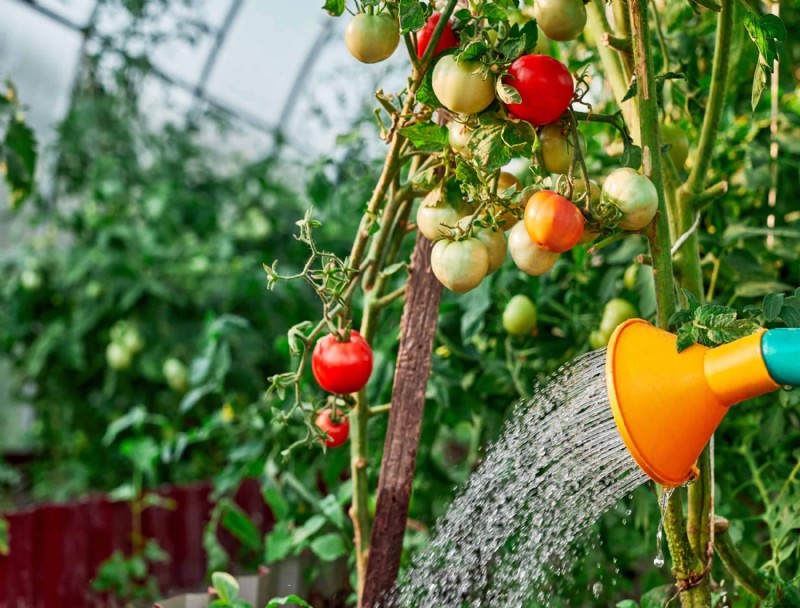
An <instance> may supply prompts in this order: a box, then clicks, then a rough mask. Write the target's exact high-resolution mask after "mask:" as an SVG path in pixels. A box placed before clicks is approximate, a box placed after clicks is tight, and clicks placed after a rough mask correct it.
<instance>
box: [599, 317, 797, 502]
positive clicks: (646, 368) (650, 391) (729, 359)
mask: <svg viewBox="0 0 800 608" xmlns="http://www.w3.org/2000/svg"><path fill="white" fill-rule="evenodd" d="M606 383H607V388H608V396H609V401H610V403H611V409H612V411H613V414H614V419H615V420H616V423H617V427H618V429H619V431H620V434H621V435H622V439H623V440H624V442H625V445H626V446H627V447H628V450H629V451H630V452H631V454H632V455H633V458H634V460H636V463H637V464H638V465H639V466H640V467H641V468H642V470H644V472H645V473H647V474H648V475H649V476H650V477H651V478H652V479H654V480H655V481H657V482H658V483H660V484H662V485H664V486H670V487H673V486H678V485H682V484H683V483H685V482H687V481H690V480H691V479H693V478H694V476H695V472H694V471H695V470H696V469H695V466H694V465H695V462H696V461H697V458H698V457H699V456H700V453H701V452H702V451H703V448H704V447H705V445H706V444H707V443H708V441H709V440H710V439H711V435H712V434H713V433H714V431H715V430H716V428H717V426H718V425H719V423H720V422H721V421H722V418H723V417H724V416H725V414H726V413H727V412H728V408H729V407H730V406H731V405H734V404H736V403H739V402H740V401H744V400H746V399H751V398H753V397H757V396H759V395H763V394H766V393H769V392H771V391H774V390H776V389H777V388H779V387H780V386H781V385H791V386H797V385H800V330H793V329H774V330H770V331H761V332H758V333H755V334H753V335H750V336H747V337H745V338H742V339H740V340H736V341H735V342H731V343H730V344H725V345H723V346H719V347H717V348H713V349H710V348H707V347H705V346H702V345H695V346H692V347H690V348H688V349H686V350H685V351H683V352H682V353H680V354H679V353H678V352H677V348H676V337H675V336H674V335H673V334H670V333H668V332H665V331H662V330H660V329H657V328H655V327H653V326H652V325H650V324H649V323H647V322H646V321H642V320H641V319H631V320H630V321H626V322H625V323H623V324H622V325H620V326H619V327H618V328H617V329H616V331H615V332H614V333H613V334H612V336H611V339H610V340H609V344H608V354H607V358H606Z"/></svg>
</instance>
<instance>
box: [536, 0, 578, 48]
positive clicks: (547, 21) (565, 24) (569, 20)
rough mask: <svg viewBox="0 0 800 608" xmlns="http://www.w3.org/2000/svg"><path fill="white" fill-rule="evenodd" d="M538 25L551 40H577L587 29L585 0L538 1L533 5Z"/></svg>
mask: <svg viewBox="0 0 800 608" xmlns="http://www.w3.org/2000/svg"><path fill="white" fill-rule="evenodd" d="M533 15H534V17H536V23H538V24H539V27H540V28H542V31H543V32H544V34H545V36H547V37H548V38H549V39H550V40H556V41H558V42H566V41H567V40H575V38H577V37H578V36H580V35H581V32H582V31H583V28H585V27H586V8H585V7H584V5H583V0H536V2H535V3H534V5H533Z"/></svg>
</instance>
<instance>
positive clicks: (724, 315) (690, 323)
mask: <svg viewBox="0 0 800 608" xmlns="http://www.w3.org/2000/svg"><path fill="white" fill-rule="evenodd" d="M684 295H685V296H686V299H687V300H688V303H689V309H688V310H684V311H680V312H678V313H676V314H675V315H673V316H672V318H670V325H672V324H678V323H680V327H678V343H677V346H678V352H681V351H683V350H685V349H686V348H688V347H689V346H691V345H692V344H703V345H705V346H710V347H713V346H719V345H721V344H727V343H728V342H733V341H734V340H738V339H739V338H744V337H745V336H749V335H750V334H752V333H753V332H754V331H756V330H758V329H759V325H758V324H757V323H754V322H753V321H751V320H750V319H739V318H738V313H737V311H736V310H734V309H733V308H729V307H728V306H719V305H714V304H706V305H700V303H699V302H698V301H697V298H695V297H694V296H693V295H692V294H691V293H689V292H688V291H686V290H684Z"/></svg>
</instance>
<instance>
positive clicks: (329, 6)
mask: <svg viewBox="0 0 800 608" xmlns="http://www.w3.org/2000/svg"><path fill="white" fill-rule="evenodd" d="M344 2H345V0H325V5H324V6H323V7H322V9H323V10H326V11H328V13H329V14H330V15H332V16H333V17H339V16H340V15H341V14H342V13H343V12H344Z"/></svg>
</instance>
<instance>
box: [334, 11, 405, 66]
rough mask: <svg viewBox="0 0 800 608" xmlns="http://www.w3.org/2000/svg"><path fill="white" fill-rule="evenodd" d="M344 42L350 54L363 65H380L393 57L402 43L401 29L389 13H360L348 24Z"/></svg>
mask: <svg viewBox="0 0 800 608" xmlns="http://www.w3.org/2000/svg"><path fill="white" fill-rule="evenodd" d="M344 41H345V44H346V45H347V49H348V50H349V51H350V54H351V55H352V56H353V57H355V58H356V59H358V60H359V61H360V62H362V63H378V62H380V61H384V60H386V59H388V58H389V57H391V56H392V54H393V53H394V51H395V49H397V45H398V43H399V42H400V29H399V28H398V27H397V22H396V21H395V20H394V17H392V16H391V15H389V14H388V13H383V14H380V15H368V14H366V13H359V14H358V15H356V16H355V17H353V18H352V19H351V20H350V23H348V24H347V29H346V30H345V32H344Z"/></svg>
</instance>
